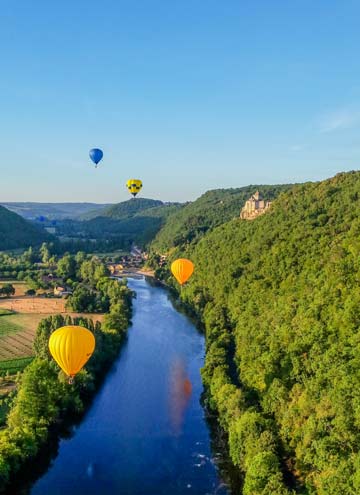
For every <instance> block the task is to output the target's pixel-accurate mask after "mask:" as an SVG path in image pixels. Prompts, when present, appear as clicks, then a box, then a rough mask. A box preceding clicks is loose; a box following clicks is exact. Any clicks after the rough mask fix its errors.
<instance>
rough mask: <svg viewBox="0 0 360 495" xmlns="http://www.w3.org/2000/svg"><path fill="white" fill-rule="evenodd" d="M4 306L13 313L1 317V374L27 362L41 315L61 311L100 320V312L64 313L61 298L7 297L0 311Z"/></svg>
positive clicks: (15, 370)
mask: <svg viewBox="0 0 360 495" xmlns="http://www.w3.org/2000/svg"><path fill="white" fill-rule="evenodd" d="M6 309H7V310H13V311H14V310H15V311H16V312H14V313H11V314H5V315H3V316H0V373H2V372H4V371H9V373H16V372H17V371H19V370H21V369H23V368H24V367H25V366H26V364H28V362H29V358H31V357H32V356H33V348H32V345H33V340H34V337H35V333H36V329H37V327H38V324H39V322H40V321H41V320H42V319H43V318H46V317H47V316H51V315H54V314H59V313H61V314H68V315H69V316H72V317H77V316H83V317H85V318H91V319H93V320H94V321H102V315H99V314H83V313H71V312H67V311H66V310H65V300H63V299H43V298H23V299H21V298H20V299H15V298H14V299H6V300H3V301H1V302H0V314H1V312H3V311H4V310H6Z"/></svg>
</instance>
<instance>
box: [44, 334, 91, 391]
mask: <svg viewBox="0 0 360 495" xmlns="http://www.w3.org/2000/svg"><path fill="white" fill-rule="evenodd" d="M49 349H50V353H51V355H52V357H53V358H54V359H55V361H56V362H57V364H58V365H59V366H60V368H61V369H62V370H63V371H64V372H65V373H66V374H67V375H68V376H69V383H72V382H73V379H74V376H75V375H76V374H77V373H79V371H80V370H81V368H82V367H83V366H85V364H86V363H87V361H88V360H89V359H90V357H91V355H92V353H93V352H94V349H95V337H94V335H93V333H92V332H90V330H87V329H86V328H84V327H78V326H75V325H68V326H66V327H61V328H58V329H57V330H55V332H53V333H52V334H51V336H50V339H49Z"/></svg>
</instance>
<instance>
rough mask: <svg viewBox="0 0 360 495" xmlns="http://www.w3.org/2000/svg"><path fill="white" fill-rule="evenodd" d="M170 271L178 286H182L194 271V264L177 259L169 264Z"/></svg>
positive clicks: (183, 259) (184, 259)
mask: <svg viewBox="0 0 360 495" xmlns="http://www.w3.org/2000/svg"><path fill="white" fill-rule="evenodd" d="M171 271H172V274H173V275H174V277H175V278H176V280H177V281H178V282H179V284H180V285H183V284H184V283H185V282H186V281H187V280H189V278H190V277H191V275H192V274H193V271H194V263H193V262H192V261H190V260H187V259H186V258H179V259H177V260H175V261H173V263H172V264H171Z"/></svg>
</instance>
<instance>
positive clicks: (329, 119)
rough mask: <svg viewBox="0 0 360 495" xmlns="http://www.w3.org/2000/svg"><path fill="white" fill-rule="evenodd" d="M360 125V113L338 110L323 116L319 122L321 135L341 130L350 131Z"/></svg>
mask: <svg viewBox="0 0 360 495" xmlns="http://www.w3.org/2000/svg"><path fill="white" fill-rule="evenodd" d="M359 124H360V112H359V111H358V110H350V109H345V108H343V109H340V110H337V111H335V112H332V113H329V114H327V115H324V116H323V117H322V118H321V119H320V120H319V130H320V132H321V133H327V132H334V131H338V130H342V129H351V128H353V127H356V126H358V125H359Z"/></svg>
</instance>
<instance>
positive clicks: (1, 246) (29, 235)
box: [0, 206, 53, 250]
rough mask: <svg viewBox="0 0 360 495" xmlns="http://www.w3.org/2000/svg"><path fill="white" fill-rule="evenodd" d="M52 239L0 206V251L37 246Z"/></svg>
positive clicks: (41, 230) (38, 228)
mask: <svg viewBox="0 0 360 495" xmlns="http://www.w3.org/2000/svg"><path fill="white" fill-rule="evenodd" d="M52 239H53V237H52V236H51V235H49V234H47V233H46V232H45V231H44V230H43V229H41V228H40V227H37V226H36V225H32V224H31V223H30V222H28V221H27V220H24V219H23V218H22V217H21V216H19V215H17V214H16V213H14V212H12V211H9V210H7V209H6V208H4V207H3V206H0V250H6V249H17V248H22V247H29V246H37V245H39V244H41V243H42V242H44V241H51V240H52Z"/></svg>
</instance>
